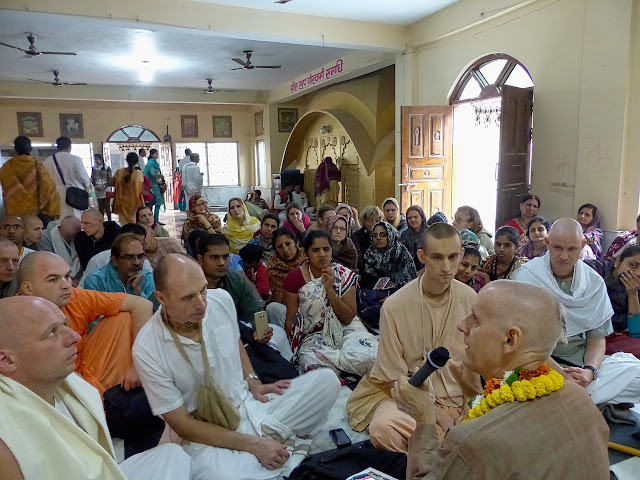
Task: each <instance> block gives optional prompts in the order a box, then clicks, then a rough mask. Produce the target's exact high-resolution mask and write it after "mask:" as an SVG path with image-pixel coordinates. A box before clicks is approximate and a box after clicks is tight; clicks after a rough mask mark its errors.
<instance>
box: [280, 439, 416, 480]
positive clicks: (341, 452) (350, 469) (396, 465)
mask: <svg viewBox="0 0 640 480" xmlns="http://www.w3.org/2000/svg"><path fill="white" fill-rule="evenodd" d="M369 467H371V468H375V469H376V470H378V471H380V472H382V473H386V474H387V475H390V476H392V477H394V478H398V479H404V478H405V477H406V475H407V473H406V470H407V456H406V455H405V454H404V453H398V452H390V451H387V450H377V449H376V448H374V447H373V445H371V442H370V441H369V440H365V441H364V442H359V443H356V444H354V445H351V446H350V447H344V448H339V449H335V450H329V451H326V452H321V453H316V454H315V455H311V457H310V458H308V459H307V460H305V461H303V462H302V463H301V464H300V465H299V466H298V467H296V468H295V469H294V470H293V471H292V472H291V475H289V480H344V479H345V478H347V477H350V476H351V475H355V474H356V473H358V472H361V471H363V470H364V469H365V468H369Z"/></svg>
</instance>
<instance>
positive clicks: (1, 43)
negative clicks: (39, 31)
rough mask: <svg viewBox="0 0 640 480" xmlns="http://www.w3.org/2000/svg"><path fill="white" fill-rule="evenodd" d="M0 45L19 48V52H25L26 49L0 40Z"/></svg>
mask: <svg viewBox="0 0 640 480" xmlns="http://www.w3.org/2000/svg"><path fill="white" fill-rule="evenodd" d="M0 45H4V46H5V47H9V48H15V49H16V50H20V51H21V52H25V53H27V51H26V50H25V49H24V48H20V47H14V46H13V45H9V44H8V43H4V42H0Z"/></svg>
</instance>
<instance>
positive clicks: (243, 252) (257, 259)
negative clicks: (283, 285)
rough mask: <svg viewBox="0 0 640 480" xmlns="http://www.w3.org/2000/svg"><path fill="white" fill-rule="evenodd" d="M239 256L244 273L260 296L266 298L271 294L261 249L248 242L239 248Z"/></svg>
mask: <svg viewBox="0 0 640 480" xmlns="http://www.w3.org/2000/svg"><path fill="white" fill-rule="evenodd" d="M240 257H241V258H242V262H243V263H244V274H245V275H246V276H247V278H248V279H249V280H251V282H252V283H253V284H254V285H255V286H256V288H257V289H258V293H259V294H260V296H261V297H262V298H263V299H264V300H266V299H267V297H269V295H270V294H271V289H270V288H269V276H268V273H267V267H266V265H265V264H264V263H263V262H262V249H261V248H260V247H259V246H258V245H254V244H250V245H246V246H244V247H242V248H241V249H240Z"/></svg>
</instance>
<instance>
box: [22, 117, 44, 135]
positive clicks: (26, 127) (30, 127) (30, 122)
mask: <svg viewBox="0 0 640 480" xmlns="http://www.w3.org/2000/svg"><path fill="white" fill-rule="evenodd" d="M18 135H26V136H27V137H44V133H43V132H42V114H41V113H40V112H18Z"/></svg>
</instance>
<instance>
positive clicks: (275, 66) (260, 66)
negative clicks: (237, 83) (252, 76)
mask: <svg viewBox="0 0 640 480" xmlns="http://www.w3.org/2000/svg"><path fill="white" fill-rule="evenodd" d="M253 68H272V69H273V68H282V65H254V66H253Z"/></svg>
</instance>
